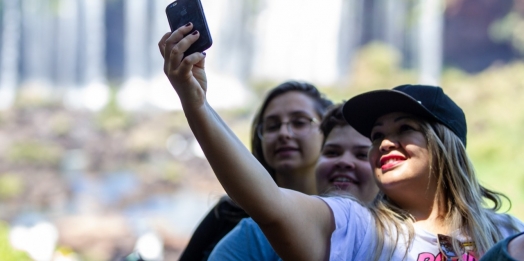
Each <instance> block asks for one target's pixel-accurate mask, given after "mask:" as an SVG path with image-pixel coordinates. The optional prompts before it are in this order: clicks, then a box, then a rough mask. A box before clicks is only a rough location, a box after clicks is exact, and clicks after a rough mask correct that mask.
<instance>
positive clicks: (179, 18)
mask: <svg viewBox="0 0 524 261" xmlns="http://www.w3.org/2000/svg"><path fill="white" fill-rule="evenodd" d="M166 15H167V20H168V22H169V27H171V32H173V31H175V30H176V29H178V28H180V27H182V26H184V25H186V24H187V23H189V22H191V23H193V31H191V32H189V33H188V34H191V33H193V32H194V31H195V30H198V32H199V33H200V37H199V38H198V40H197V41H196V42H194V43H193V44H192V45H191V46H190V47H189V49H187V51H185V52H184V57H186V56H188V55H190V54H192V53H195V52H203V51H205V50H207V49H208V48H209V47H211V45H212V44H213V40H212V39H211V34H210V33H209V28H208V27H207V21H206V17H205V16H204V9H203V8H202V3H201V2H200V0H175V1H174V2H172V3H171V4H169V5H168V6H167V7H166ZM188 34H186V35H188Z"/></svg>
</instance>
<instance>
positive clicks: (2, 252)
mask: <svg viewBox="0 0 524 261" xmlns="http://www.w3.org/2000/svg"><path fill="white" fill-rule="evenodd" d="M0 257H2V258H1V259H2V261H31V258H29V256H28V255H27V254H26V253H25V252H23V251H19V250H15V249H13V247H12V246H11V243H10V242H9V225H8V224H7V223H5V222H3V221H0Z"/></svg>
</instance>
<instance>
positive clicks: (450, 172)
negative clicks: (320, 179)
mask: <svg viewBox="0 0 524 261" xmlns="http://www.w3.org/2000/svg"><path fill="white" fill-rule="evenodd" d="M191 29H192V25H188V26H185V27H181V28H179V29H177V30H175V31H174V32H173V33H167V34H165V35H164V37H162V39H161V40H160V42H159V48H160V52H161V54H162V55H163V57H164V65H165V66H164V71H165V73H166V75H167V77H168V78H169V80H170V81H171V84H172V86H173V87H174V89H175V91H176V92H177V94H178V96H179V98H180V100H181V103H182V107H183V110H184V113H185V114H186V116H187V117H186V118H187V120H188V123H189V126H190V128H191V129H192V131H193V133H194V135H195V137H196V139H197V141H198V142H199V144H200V146H201V147H202V149H203V151H204V154H205V155H206V157H207V159H208V160H209V162H210V164H211V167H212V168H213V170H214V173H215V175H216V176H217V178H218V180H219V181H220V183H221V184H222V186H223V187H224V189H225V190H226V192H227V193H228V195H229V196H230V197H231V198H232V199H233V200H234V201H235V202H236V203H237V204H238V205H239V206H241V207H242V208H243V209H244V210H245V211H246V212H247V213H248V214H249V215H250V216H251V217H252V218H253V220H255V221H256V222H257V224H258V225H259V226H260V228H261V229H262V231H263V232H264V235H265V236H266V237H267V238H268V240H269V241H270V243H271V245H272V246H273V248H274V249H275V251H276V252H277V254H278V255H279V256H280V257H281V258H282V259H283V260H315V261H316V260H414V261H418V260H443V259H446V258H447V259H453V258H459V259H462V260H468V261H471V260H478V259H479V258H480V257H481V256H482V255H483V254H484V253H485V252H486V251H487V250H488V249H489V248H491V247H492V246H493V245H494V244H495V243H496V242H497V241H500V240H502V239H504V238H506V237H508V236H511V235H514V234H516V233H519V232H521V231H524V224H523V223H522V221H520V220H518V219H516V218H514V217H512V216H510V215H507V214H500V213H497V210H499V209H500V207H501V201H502V197H503V195H502V194H500V193H497V192H494V191H491V190H488V189H487V188H485V187H483V186H482V185H480V183H479V181H478V179H477V177H476V174H475V171H474V169H473V166H472V164H471V162H470V160H469V158H468V156H467V153H466V136H467V127H466V118H465V115H464V113H463V111H462V109H461V108H460V107H459V106H458V105H457V104H456V103H455V102H454V101H453V100H452V99H451V98H450V97H449V96H447V95H446V94H445V93H444V92H443V90H442V88H440V87H435V86H426V85H402V86H398V87H395V88H393V89H384V90H378V91H372V92H366V93H363V94H360V95H357V96H355V97H353V98H351V99H349V100H348V101H347V102H346V103H345V104H344V107H343V114H344V118H345V119H346V121H347V122H348V123H349V124H350V125H351V126H352V127H354V128H355V129H356V130H357V131H358V132H359V133H361V134H362V135H364V136H366V137H369V138H370V140H371V142H372V145H371V149H370V151H369V154H368V157H369V162H370V164H371V167H372V169H373V172H374V177H375V180H376V183H377V185H378V187H379V188H380V192H379V194H378V196H377V197H376V198H375V199H374V200H373V202H372V203H371V204H370V205H369V206H363V205H362V204H360V203H359V202H358V201H355V200H354V199H352V198H349V197H318V196H310V195H306V194H304V193H300V192H297V191H293V190H288V189H283V188H279V187H278V186H276V184H275V183H274V181H273V179H272V178H271V177H269V175H268V172H267V170H266V169H265V168H264V167H263V166H262V165H261V164H260V162H259V161H258V160H256V158H254V157H253V156H252V155H250V154H249V153H248V151H247V149H246V148H245V147H244V146H243V144H242V142H241V141H240V140H239V139H238V138H237V137H236V136H235V135H234V133H233V132H232V131H231V130H230V129H229V128H228V126H227V125H226V124H225V123H224V122H223V121H222V120H221V119H220V117H219V116H218V115H217V114H216V112H215V111H214V110H213V108H212V107H211V106H210V105H209V104H208V103H207V101H206V91H207V82H206V78H205V70H204V65H205V55H204V54H202V53H194V54H192V55H189V56H187V57H185V58H183V52H184V51H185V50H187V48H188V47H189V46H190V45H191V44H192V43H194V42H195V40H196V39H198V37H199V35H198V32H197V33H196V34H191V35H187V36H184V35H186V34H187V33H188V32H190V30H191ZM486 203H487V204H486ZM486 205H487V206H492V207H486Z"/></svg>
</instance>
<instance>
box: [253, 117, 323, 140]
mask: <svg viewBox="0 0 524 261" xmlns="http://www.w3.org/2000/svg"><path fill="white" fill-rule="evenodd" d="M314 123H318V120H317V119H315V118H309V117H304V116H301V117H295V118H292V119H291V120H289V121H287V122H281V121H279V120H273V119H268V120H265V121H263V122H262V123H261V124H259V125H258V128H257V135H258V137H259V138H260V139H261V140H272V139H275V138H276V137H278V133H279V132H280V128H281V127H282V125H286V126H287V131H288V132H289V134H290V135H293V136H295V137H303V136H305V135H307V134H308V133H309V132H310V131H311V129H312V126H313V124H314Z"/></svg>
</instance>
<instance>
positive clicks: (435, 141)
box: [370, 120, 518, 260]
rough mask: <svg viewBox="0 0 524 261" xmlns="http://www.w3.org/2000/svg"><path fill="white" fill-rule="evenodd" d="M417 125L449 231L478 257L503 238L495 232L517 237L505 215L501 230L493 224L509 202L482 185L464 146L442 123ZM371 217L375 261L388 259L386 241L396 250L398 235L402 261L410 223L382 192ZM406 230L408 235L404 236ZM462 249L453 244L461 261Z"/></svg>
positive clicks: (390, 252)
mask: <svg viewBox="0 0 524 261" xmlns="http://www.w3.org/2000/svg"><path fill="white" fill-rule="evenodd" d="M418 122H419V124H420V126H421V128H422V132H423V133H424V135H425V137H426V140H427V144H428V150H429V151H430V153H431V155H430V171H429V172H430V174H429V175H436V180H437V195H436V197H437V199H439V201H443V202H440V204H441V205H442V206H444V207H445V213H446V215H445V219H446V222H447V223H448V224H449V231H459V232H460V234H461V235H464V236H466V237H467V238H468V240H471V241H473V242H474V243H475V249H474V251H475V253H476V255H477V256H478V257H479V256H481V255H483V254H484V253H485V252H486V251H487V250H488V249H489V248H490V247H492V246H493V245H494V244H495V243H496V242H498V241H499V240H501V239H502V238H503V235H502V233H501V232H500V231H499V228H498V226H500V225H506V226H509V227H512V228H513V229H514V230H515V232H517V231H518V229H517V227H516V225H515V223H514V221H513V219H511V218H510V217H509V216H508V215H506V217H505V218H504V221H503V222H504V224H500V219H497V220H495V217H496V216H497V215H499V214H497V213H496V212H497V211H498V210H500V208H501V207H502V198H505V199H506V200H507V201H508V202H510V200H509V199H508V198H507V197H506V196H505V195H504V194H501V193H498V192H495V191H491V190H489V189H487V188H485V187H483V186H482V185H480V183H479V181H478V179H477V177H476V175H475V171H474V168H473V165H472V163H471V161H470V160H469V158H468V156H467V153H466V149H465V147H464V145H463V144H462V142H461V141H460V139H459V138H458V137H457V136H456V135H455V134H454V133H453V132H452V131H451V130H450V129H448V128H447V127H445V126H444V125H442V124H440V123H428V122H427V121H423V120H418ZM488 203H490V204H488ZM510 204H511V202H510ZM370 211H371V213H372V215H373V216H374V217H375V222H376V227H377V239H378V240H377V242H376V245H375V251H374V258H373V259H374V260H379V258H380V256H381V253H382V252H383V251H386V253H388V255H389V259H391V258H392V256H393V252H394V247H393V248H390V249H385V248H384V247H385V246H386V244H385V242H386V239H389V240H392V242H394V243H395V244H393V246H396V245H397V244H398V243H399V238H400V236H401V235H404V237H405V242H406V244H407V245H406V252H405V253H404V259H405V258H406V256H407V252H408V249H409V246H410V245H411V244H412V243H413V240H414V234H415V232H414V225H413V224H414V221H415V220H414V218H413V217H412V216H411V215H410V214H409V213H408V212H406V211H404V210H403V209H401V208H400V207H398V206H396V205H395V204H394V203H393V202H391V201H390V200H389V199H388V197H387V195H385V194H384V193H382V192H380V193H379V195H378V196H377V197H376V198H375V200H374V201H373V202H372V203H371V205H370ZM406 228H407V232H408V233H407V235H405V234H404V233H403V232H402V231H404V229H406ZM384 235H387V236H384ZM388 245H389V244H388ZM460 249H461V248H460V246H459V242H458V241H456V240H453V250H454V251H455V253H457V254H459V258H460V260H462V253H461V251H460Z"/></svg>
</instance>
